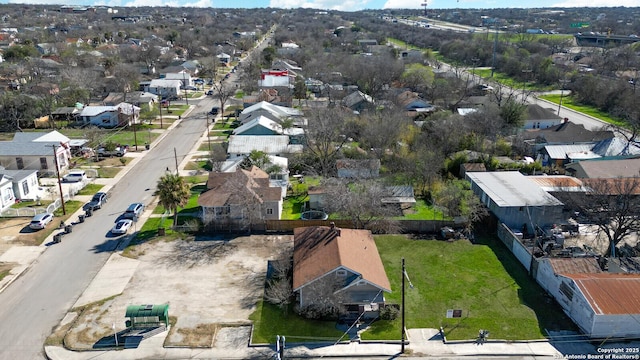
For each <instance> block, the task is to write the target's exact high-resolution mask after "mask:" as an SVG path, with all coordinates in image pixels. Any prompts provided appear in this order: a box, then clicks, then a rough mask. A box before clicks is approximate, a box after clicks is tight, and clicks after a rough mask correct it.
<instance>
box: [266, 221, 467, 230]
mask: <svg viewBox="0 0 640 360" xmlns="http://www.w3.org/2000/svg"><path fill="white" fill-rule="evenodd" d="M332 222H333V223H334V224H335V225H336V226H337V227H341V228H345V229H349V228H353V223H352V222H351V221H350V220H337V219H336V220H300V219H298V220H266V222H265V230H266V231H267V232H287V233H288V232H293V229H295V228H297V227H307V226H330V225H331V223H332ZM398 223H399V224H400V229H401V232H402V233H404V234H414V233H418V234H428V233H439V232H440V229H441V228H442V227H444V226H450V227H454V228H456V227H462V225H463V224H456V223H455V222H453V221H447V220H398Z"/></svg>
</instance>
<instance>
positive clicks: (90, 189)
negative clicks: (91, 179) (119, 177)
mask: <svg viewBox="0 0 640 360" xmlns="http://www.w3.org/2000/svg"><path fill="white" fill-rule="evenodd" d="M103 187H104V185H99V184H87V186H85V187H84V188H82V189H81V190H80V191H78V195H93V194H95V193H97V192H98V191H100V189H102V188H103Z"/></svg>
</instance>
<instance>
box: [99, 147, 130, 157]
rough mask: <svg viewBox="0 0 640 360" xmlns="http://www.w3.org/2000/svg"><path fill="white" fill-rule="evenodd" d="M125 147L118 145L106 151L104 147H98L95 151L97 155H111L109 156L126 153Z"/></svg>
mask: <svg viewBox="0 0 640 360" xmlns="http://www.w3.org/2000/svg"><path fill="white" fill-rule="evenodd" d="M126 152H127V148H126V147H124V146H118V147H116V148H115V149H113V151H107V150H106V149H105V148H102V147H101V148H99V149H98V151H97V154H98V156H100V157H111V156H124V154H126Z"/></svg>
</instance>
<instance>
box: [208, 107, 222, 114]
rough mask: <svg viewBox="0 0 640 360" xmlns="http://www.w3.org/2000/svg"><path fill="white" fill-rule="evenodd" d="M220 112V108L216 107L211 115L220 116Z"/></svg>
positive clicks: (210, 112) (212, 109)
mask: <svg viewBox="0 0 640 360" xmlns="http://www.w3.org/2000/svg"><path fill="white" fill-rule="evenodd" d="M219 112H220V108H219V107H217V106H214V107H212V108H211V111H209V115H218V113H219Z"/></svg>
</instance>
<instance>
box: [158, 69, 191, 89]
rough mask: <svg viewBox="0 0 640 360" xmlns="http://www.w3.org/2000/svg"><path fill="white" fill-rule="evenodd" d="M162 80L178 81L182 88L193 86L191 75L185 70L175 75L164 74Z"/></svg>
mask: <svg viewBox="0 0 640 360" xmlns="http://www.w3.org/2000/svg"><path fill="white" fill-rule="evenodd" d="M164 80H178V81H180V85H181V86H182V87H184V86H192V85H193V79H192V78H191V74H190V73H189V72H188V71H186V70H183V71H180V72H177V73H166V74H165V75H164Z"/></svg>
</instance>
